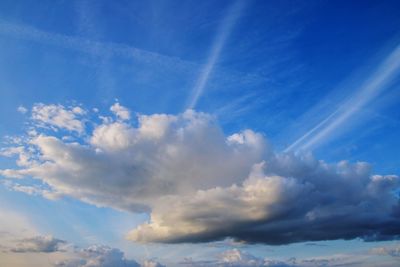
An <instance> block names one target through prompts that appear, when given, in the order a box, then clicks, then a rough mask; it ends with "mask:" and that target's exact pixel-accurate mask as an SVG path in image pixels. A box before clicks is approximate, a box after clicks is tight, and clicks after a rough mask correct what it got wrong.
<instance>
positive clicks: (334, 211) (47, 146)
mask: <svg viewBox="0 0 400 267" xmlns="http://www.w3.org/2000/svg"><path fill="white" fill-rule="evenodd" d="M60 107H62V106H60V105H49V106H44V105H41V106H40V110H52V109H54V108H56V110H59V109H60ZM62 109H63V110H65V108H62ZM33 112H36V111H35V110H34V111H33ZM71 112H72V113H73V111H71ZM45 113H47V112H45ZM50 113H51V112H50ZM56 113H57V112H56ZM57 114H58V113H57ZM73 114H75V113H73ZM46 118H47V117H46ZM84 119H85V118H82V120H84ZM34 120H36V119H35V118H34ZM72 120H78V118H77V117H73V119H72ZM42 121H46V123H50V122H51V125H53V126H57V125H56V123H55V122H53V120H50V119H43V120H42ZM48 121H50V122H48ZM56 121H58V120H56ZM78 122H80V123H82V122H81V121H79V120H78ZM82 124H83V123H82ZM93 124H94V125H96V127H95V128H94V130H93V132H91V133H85V136H87V138H85V139H81V140H79V141H80V142H79V143H78V142H70V141H68V140H63V139H60V138H58V137H56V134H51V133H47V134H44V133H43V131H41V130H40V128H37V129H36V131H37V132H38V134H37V135H34V136H30V137H28V141H27V142H26V144H25V145H19V147H21V146H22V148H18V149H15V150H14V151H13V153H11V152H10V153H9V156H10V155H13V154H14V155H17V156H18V155H21V154H23V153H25V155H26V157H27V158H26V159H25V162H26V163H25V164H20V165H21V166H20V168H16V169H6V170H1V171H0V173H1V174H2V175H3V176H6V177H9V178H13V177H16V178H22V179H23V178H24V177H35V178H36V179H38V180H40V181H41V182H42V183H43V185H44V186H45V188H46V191H44V192H43V195H44V196H46V194H47V196H48V197H49V196H53V198H54V196H58V197H59V196H62V195H66V196H71V197H74V198H77V199H80V200H82V201H85V202H88V203H92V204H95V205H99V206H108V207H113V208H116V209H121V210H127V211H130V212H137V211H147V212H150V213H151V220H150V221H149V222H147V223H144V224H142V225H139V226H138V227H137V228H136V229H134V230H133V231H132V232H131V233H130V234H129V238H131V239H132V240H135V241H141V242H202V241H212V240H220V239H224V238H226V237H231V238H233V239H235V240H238V241H245V242H261V243H268V244H284V243H292V242H301V241H315V240H327V239H353V238H357V237H359V238H363V239H365V240H378V239H379V240H381V239H393V238H397V237H398V236H400V230H399V229H400V216H399V214H400V212H399V211H400V206H399V204H398V198H397V197H396V196H395V195H394V194H393V191H394V190H396V189H398V188H399V177H398V176H395V175H386V176H385V175H374V174H373V173H372V172H371V168H370V166H369V165H368V164H367V163H360V162H359V163H354V164H351V163H349V162H346V161H342V162H339V163H337V164H328V163H325V162H324V161H319V160H316V159H315V158H314V157H312V156H311V155H306V154H302V155H301V154H299V155H294V154H290V153H289V154H279V153H275V152H273V151H272V149H271V148H270V147H269V146H268V145H267V142H266V140H265V138H264V137H263V135H262V134H260V133H256V132H254V131H251V130H244V131H242V132H239V133H234V134H232V135H230V136H226V135H224V133H223V131H222V129H221V128H220V127H219V125H218V123H217V122H216V121H215V118H214V117H212V116H210V115H208V114H205V113H200V112H195V111H193V110H188V111H186V112H184V113H182V114H177V115H167V114H154V115H138V116H137V121H136V122H130V121H126V120H125V121H121V120H117V121H107V122H93ZM61 125H63V124H60V125H59V126H57V127H65V126H61ZM133 125H137V126H133ZM26 151H29V153H26ZM17 188H18V187H17ZM19 188H20V189H24V190H20V191H26V192H28V193H29V190H25V189H27V188H22V187H19ZM14 190H17V189H14Z"/></svg>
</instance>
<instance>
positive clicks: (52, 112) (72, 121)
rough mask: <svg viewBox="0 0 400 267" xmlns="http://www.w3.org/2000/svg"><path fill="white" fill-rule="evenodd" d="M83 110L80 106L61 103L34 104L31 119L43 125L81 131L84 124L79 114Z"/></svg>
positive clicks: (82, 112)
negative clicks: (67, 105) (68, 105)
mask: <svg viewBox="0 0 400 267" xmlns="http://www.w3.org/2000/svg"><path fill="white" fill-rule="evenodd" d="M84 113H85V112H84V110H83V109H82V108H80V107H71V108H66V107H64V106H63V105H45V104H42V103H39V104H35V105H34V106H33V108H32V119H33V120H34V121H35V122H36V123H37V124H38V125H39V126H43V127H52V128H53V129H65V130H68V131H75V132H78V133H82V132H83V131H84V128H85V125H84V122H83V121H82V120H80V119H79V115H83V114H84Z"/></svg>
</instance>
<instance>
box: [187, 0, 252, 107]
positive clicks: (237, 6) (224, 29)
mask: <svg viewBox="0 0 400 267" xmlns="http://www.w3.org/2000/svg"><path fill="white" fill-rule="evenodd" d="M244 5H245V1H242V0H236V1H235V2H234V3H233V4H232V6H231V7H229V10H228V11H227V15H226V17H225V18H224V19H223V20H222V22H221V25H220V26H219V28H218V31H217V35H216V37H215V39H214V43H213V44H212V47H211V50H210V54H209V56H208V58H207V62H206V64H205V65H204V66H203V68H202V69H201V71H200V74H199V76H198V77H197V80H196V82H195V85H194V87H193V89H192V92H191V93H190V96H189V99H188V103H187V106H186V108H187V109H192V108H194V107H196V104H197V101H198V100H199V98H200V96H201V95H202V93H203V91H204V88H205V86H206V85H207V82H208V79H209V77H210V75H211V73H212V71H213V69H214V67H215V65H216V63H217V61H218V59H219V56H220V54H221V51H222V48H223V47H224V45H225V42H226V40H227V39H228V37H229V34H230V33H231V32H232V30H233V27H234V26H235V23H236V22H237V20H238V18H239V16H240V14H241V13H242V12H243V8H244Z"/></svg>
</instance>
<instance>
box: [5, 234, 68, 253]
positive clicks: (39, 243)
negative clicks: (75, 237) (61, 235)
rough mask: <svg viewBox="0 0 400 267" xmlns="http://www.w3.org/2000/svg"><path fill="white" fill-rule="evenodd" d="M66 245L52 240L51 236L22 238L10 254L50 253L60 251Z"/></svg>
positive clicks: (55, 239) (59, 240) (63, 242)
mask: <svg viewBox="0 0 400 267" xmlns="http://www.w3.org/2000/svg"><path fill="white" fill-rule="evenodd" d="M65 244H66V242H65V241H64V240H61V239H57V238H54V237H52V236H35V237H31V238H24V239H21V240H19V241H18V243H17V244H16V246H15V247H14V248H11V250H10V251H11V252H17V253H26V252H43V253H51V252H56V251H61V250H62V247H63V246H64V245H65Z"/></svg>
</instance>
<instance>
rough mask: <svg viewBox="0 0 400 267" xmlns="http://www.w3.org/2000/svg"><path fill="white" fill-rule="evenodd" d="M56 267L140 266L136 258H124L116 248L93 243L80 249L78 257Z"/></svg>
mask: <svg viewBox="0 0 400 267" xmlns="http://www.w3.org/2000/svg"><path fill="white" fill-rule="evenodd" d="M55 266H56V267H140V264H138V263H137V262H136V261H134V260H127V259H125V258H124V253H123V252H122V251H120V250H119V249H116V248H110V247H108V246H98V245H93V246H90V247H88V248H84V249H81V250H80V251H78V257H77V258H75V259H70V260H65V261H62V262H58V263H56V264H55Z"/></svg>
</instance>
